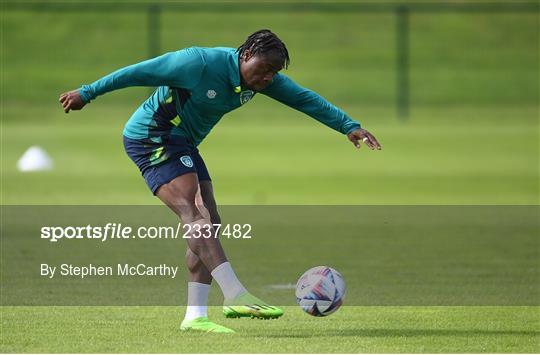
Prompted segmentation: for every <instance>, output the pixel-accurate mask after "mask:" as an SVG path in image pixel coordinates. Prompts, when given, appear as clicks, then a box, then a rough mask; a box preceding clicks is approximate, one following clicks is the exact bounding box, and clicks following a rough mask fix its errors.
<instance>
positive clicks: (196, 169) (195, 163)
mask: <svg viewBox="0 0 540 355" xmlns="http://www.w3.org/2000/svg"><path fill="white" fill-rule="evenodd" d="M124 148H125V150H126V153H127V155H128V156H129V157H130V158H131V160H133V162H134V163H135V164H136V165H137V167H138V168H139V170H140V171H141V174H142V176H143V177H144V180H146V184H147V185H148V187H149V188H150V190H152V193H153V194H154V195H155V194H156V191H157V189H158V188H159V187H160V186H161V185H163V184H166V183H168V182H170V181H171V180H173V179H174V178H176V177H178V176H180V175H183V174H187V173H197V176H198V177H199V181H205V180H210V174H209V173H208V169H206V165H205V164H204V160H203V158H202V157H201V155H200V154H199V150H198V149H197V148H195V147H194V146H193V145H192V144H191V143H190V142H189V141H188V139H187V138H185V137H182V136H170V137H164V138H163V142H162V143H153V142H147V141H139V140H135V139H130V138H127V137H126V136H124Z"/></svg>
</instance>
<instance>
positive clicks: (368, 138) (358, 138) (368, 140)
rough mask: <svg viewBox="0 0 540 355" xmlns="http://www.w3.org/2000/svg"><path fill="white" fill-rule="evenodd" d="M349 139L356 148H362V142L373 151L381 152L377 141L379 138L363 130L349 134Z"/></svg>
mask: <svg viewBox="0 0 540 355" xmlns="http://www.w3.org/2000/svg"><path fill="white" fill-rule="evenodd" d="M347 138H349V140H350V141H351V142H352V144H354V146H355V147H356V148H360V142H362V143H364V144H365V145H367V146H368V147H369V148H370V149H371V150H381V145H380V144H379V142H378V141H377V138H375V136H374V135H373V134H371V133H369V132H368V131H367V130H365V129H363V128H358V129H355V130H354V131H352V132H349V133H348V134H347Z"/></svg>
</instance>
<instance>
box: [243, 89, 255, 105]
mask: <svg viewBox="0 0 540 355" xmlns="http://www.w3.org/2000/svg"><path fill="white" fill-rule="evenodd" d="M253 95H255V91H253V90H244V91H242V92H241V93H240V105H243V104H245V103H246V102H248V101H249V100H251V98H252V97H253Z"/></svg>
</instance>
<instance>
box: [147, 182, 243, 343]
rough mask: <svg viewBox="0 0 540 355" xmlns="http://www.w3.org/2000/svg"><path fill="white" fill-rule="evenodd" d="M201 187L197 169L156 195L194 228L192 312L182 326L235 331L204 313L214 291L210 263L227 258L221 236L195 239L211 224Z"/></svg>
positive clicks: (191, 245) (190, 245)
mask: <svg viewBox="0 0 540 355" xmlns="http://www.w3.org/2000/svg"><path fill="white" fill-rule="evenodd" d="M198 190H199V181H198V179H197V174H196V173H195V172H193V173H186V174H183V175H180V176H178V177H176V178H174V179H173V180H171V181H170V182H168V183H166V184H163V185H161V186H160V187H159V188H158V190H157V191H156V196H157V197H159V199H160V200H161V201H163V202H164V203H165V204H166V205H167V206H168V207H169V208H170V209H172V210H173V211H174V212H175V213H176V214H177V215H178V216H179V217H180V219H181V220H182V223H183V224H184V225H189V226H190V227H191V229H190V230H191V231H192V232H191V233H190V234H188V236H190V237H191V238H188V239H187V241H188V249H189V250H190V252H188V254H187V255H186V261H187V262H188V269H189V274H190V276H189V278H190V282H189V283H188V311H187V312H186V317H185V318H184V320H183V321H182V324H181V326H180V328H181V329H182V330H193V331H204V332H215V333H231V332H233V331H232V330H231V329H229V328H226V327H223V326H220V325H218V324H215V323H213V322H211V321H210V320H208V316H207V315H206V314H203V313H206V307H207V302H208V292H209V291H210V283H209V282H210V281H211V276H210V277H208V275H207V270H208V267H207V265H210V266H212V265H214V267H215V266H216V265H220V264H222V263H224V262H225V261H226V260H227V259H226V257H225V253H224V251H223V248H222V247H221V244H220V243H219V240H218V239H216V238H195V236H196V234H197V232H196V230H197V229H196V228H195V226H196V225H201V226H202V225H208V224H210V217H209V213H208V211H207V210H206V209H205V208H204V206H202V200H201V198H200V192H199V191H198ZM197 195H199V196H197ZM198 201H201V203H198ZM192 280H197V281H192ZM198 281H201V282H198Z"/></svg>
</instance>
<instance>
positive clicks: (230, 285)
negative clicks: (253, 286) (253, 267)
mask: <svg viewBox="0 0 540 355" xmlns="http://www.w3.org/2000/svg"><path fill="white" fill-rule="evenodd" d="M211 274H212V277H213V278H214V280H216V282H217V283H218V285H219V287H220V288H221V292H223V297H225V299H226V300H230V299H233V298H236V297H238V296H240V295H241V294H243V293H245V292H247V290H246V288H245V287H244V285H242V283H241V282H240V280H238V278H237V277H236V274H235V273H234V271H233V269H232V266H231V263H229V262H228V261H226V262H224V263H223V264H220V265H218V266H217V267H216V268H215V269H214V270H212V272H211Z"/></svg>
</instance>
